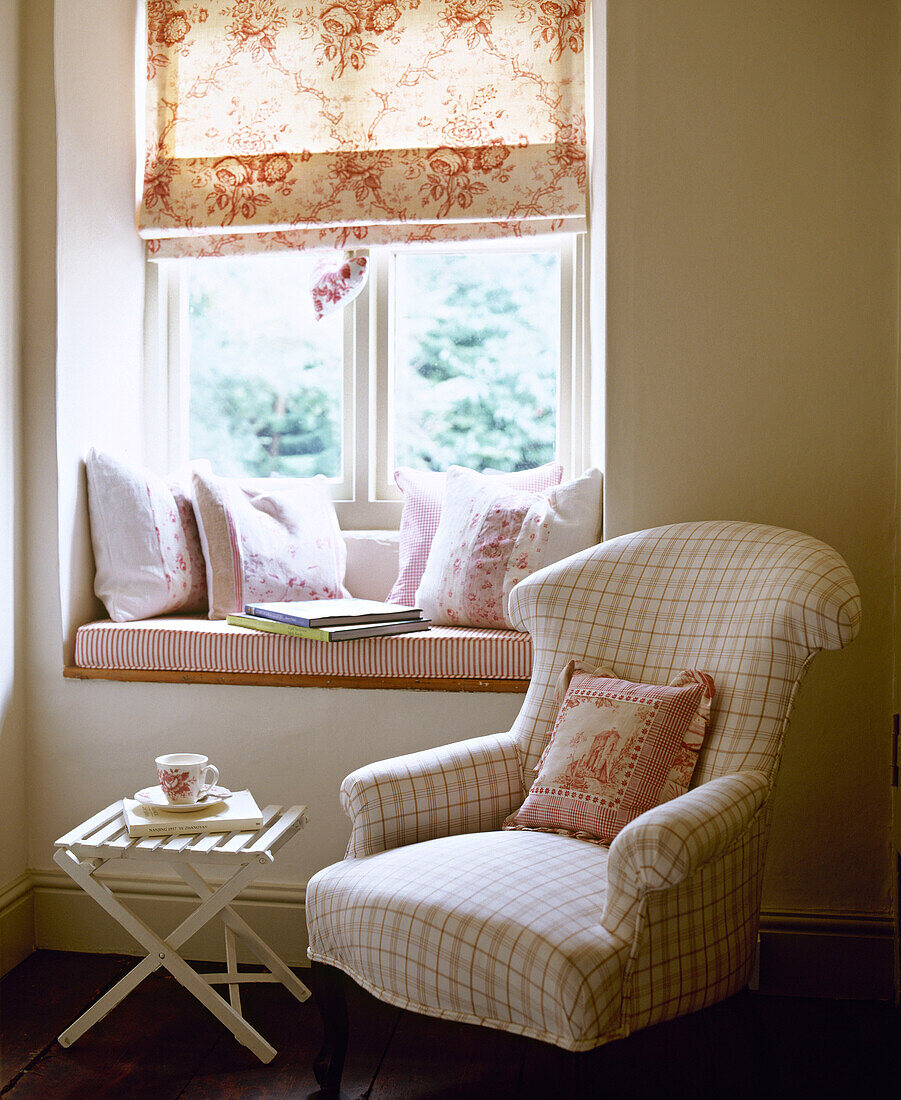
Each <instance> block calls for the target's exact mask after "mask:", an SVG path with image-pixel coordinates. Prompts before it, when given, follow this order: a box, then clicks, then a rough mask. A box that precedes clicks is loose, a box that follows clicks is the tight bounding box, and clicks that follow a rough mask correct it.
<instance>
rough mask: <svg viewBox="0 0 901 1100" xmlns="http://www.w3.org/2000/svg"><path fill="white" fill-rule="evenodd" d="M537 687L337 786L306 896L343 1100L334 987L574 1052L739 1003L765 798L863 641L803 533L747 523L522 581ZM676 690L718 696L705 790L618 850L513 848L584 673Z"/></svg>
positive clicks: (850, 596)
mask: <svg viewBox="0 0 901 1100" xmlns="http://www.w3.org/2000/svg"><path fill="white" fill-rule="evenodd" d="M511 614H512V616H513V619H514V621H516V622H517V624H518V625H519V626H520V627H521V628H522V629H526V630H528V631H529V632H530V634H531V636H532V644H533V654H534V656H533V672H532V679H531V682H530V686H529V690H528V693H527V695H526V697H525V701H524V703H523V706H522V709H521V711H520V713H519V715H518V717H517V719H516V721H515V723H514V725H513V728H512V729H511V730H510V731H509V732H508V733H498V734H493V735H490V736H487V737H477V738H473V739H470V740H467V741H461V742H458V743H456V744H453V745H449V746H447V747H445V748H442V749H434V750H428V751H424V752H418V753H412V754H410V755H408V756H402V757H398V758H396V759H394V760H386V761H381V762H379V763H376V764H372V765H369V766H368V767H365V768H361V769H358V770H357V771H355V772H354V773H353V774H351V775H349V776H348V777H347V778H346V779H345V780H344V782H343V784H342V786H341V800H342V805H343V807H344V809H345V811H346V812H347V813H348V815H349V817H350V819H351V822H352V831H351V837H350V843H349V845H348V849H347V855H346V858H345V859H344V860H343V861H342V862H340V863H337V864H335V865H333V866H331V867H327V868H325V869H324V870H322V871H320V872H319V873H318V874H316V875H315V876H314V877H313V878H312V879H311V880H310V883H309V886H308V889H307V899H306V907H307V922H308V926H309V937H310V946H309V952H308V954H309V957H310V959H311V960H312V962H313V965H314V968H315V969H316V970H317V971H318V975H317V976H318V978H319V983H318V984H319V985H320V987H321V988H322V989H323V991H324V993H323V996H322V997H321V1001H320V1007H321V1008H322V1011H323V1019H324V1022H325V1025H326V1042H325V1046H324V1047H323V1050H322V1052H321V1054H320V1057H319V1059H318V1060H317V1065H316V1074H317V1079H318V1080H319V1083H320V1084H321V1085H322V1086H323V1087H324V1088H325V1089H336V1088H337V1087H338V1086H339V1084H340V1078H341V1070H342V1066H343V1060H344V1051H345V1049H346V1042H347V1028H346V1014H345V1011H344V1009H343V1006H342V1001H341V981H342V980H343V979H342V975H341V974H340V973H339V972H343V974H345V975H348V976H349V977H350V978H352V979H353V980H354V981H355V982H357V983H358V984H359V985H361V986H362V987H363V988H365V989H367V990H368V991H369V992H370V993H372V994H374V995H375V996H376V997H379V998H381V999H382V1000H384V1001H387V1002H389V1003H391V1004H394V1005H397V1006H400V1007H402V1008H406V1009H411V1010H413V1011H416V1012H421V1013H425V1014H428V1015H431V1016H439V1017H444V1018H447V1019H451V1020H458V1021H466V1022H469V1023H476V1024H482V1025H486V1026H488V1027H494V1028H500V1029H503V1030H506V1031H511V1032H516V1033H519V1034H522V1035H527V1036H531V1037H533V1038H536V1039H539V1040H543V1041H545V1042H549V1043H553V1044H555V1045H557V1046H559V1047H563V1048H564V1049H567V1050H572V1051H584V1050H590V1049H592V1048H594V1047H597V1046H600V1045H602V1044H603V1043H606V1042H609V1041H610V1040H612V1039H617V1038H621V1037H623V1036H626V1035H628V1034H629V1033H630V1032H632V1031H634V1030H636V1029H638V1028H642V1027H647V1026H648V1025H650V1024H654V1023H657V1022H659V1021H661V1020H665V1019H669V1018H672V1017H674V1016H678V1015H681V1014H683V1013H688V1012H692V1011H695V1010H696V1009H699V1008H702V1007H704V1006H706V1005H709V1004H712V1003H714V1002H715V1001H719V1000H722V999H723V998H725V997H727V996H729V995H731V994H732V993H734V992H736V991H738V990H739V989H740V988H741V987H742V986H743V985H745V984H746V982H747V980H748V978H749V976H750V973H751V969H752V966H753V962H754V952H755V944H756V935H757V924H758V919H759V914H760V893H761V883H762V877H763V862H764V853H765V847H766V832H767V819H768V812H767V811H768V804H769V797H770V794H771V792H772V789H773V784H774V781H775V778H776V772H777V769H778V766H779V759H780V755H781V750H782V742H783V737H784V734H785V730H786V726H787V723H788V719H789V715H790V713H791V709H792V704H793V702H794V698H795V694H796V692H797V690H798V686H799V684H800V682H801V680H802V678H803V675H804V673H805V671H806V669H807V667H808V665H809V664H810V661H811V659H812V658H813V656H814V654H815V653H816V652H817V651H818V650H819V649H823V648H827V649H839V648H841V647H842V646H844V645H847V644H848V642H850V641H851V640H852V638H853V637H854V636H855V635H856V633H857V629H858V625H859V620H860V600H859V595H858V592H857V587H856V585H855V583H854V579H853V577H852V576H851V574H850V572H849V571H848V568H847V566H846V565H845V563H844V561H843V560H842V559H841V558H840V557H839V555H838V554H837V553H836V552H835V551H834V550H832V549H831V548H830V547H828V546H826V545H824V544H823V543H821V542H818V541H817V540H816V539H813V538H811V537H809V536H806V535H802V534H799V533H797V532H793V531H786V530H782V529H780V528H775V527H765V526H760V525H756V524H749V523H740V522H704V523H683V524H678V525H674V526H669V527H661V528H656V529H654V530H650V531H641V532H638V533H635V534H630V535H625V536H623V537H621V538H617V539H613V540H610V541H608V542H605V543H602V544H600V545H598V546H596V547H593V548H591V549H590V550H586V551H584V552H582V553H580V554H577V555H575V556H573V557H571V558H568V559H566V560H565V561H562V562H559V563H557V564H556V565H553V566H551V567H549V568H547V569H545V570H543V571H541V572H540V573H537V574H535V575H534V576H532V577H529V578H527V579H526V580H524V581H522V582H521V583H520V584H519V585H517V587H516V588H515V590H514V592H513V594H512V597H511ZM572 658H575V659H576V660H580V661H584V662H586V663H588V664H589V665H592V666H593V667H594V666H601V665H604V666H607V667H612V668H613V669H615V670H616V672H617V674H618V675H619V676H621V677H623V678H626V679H630V680H635V681H641V682H646V683H647V682H650V683H659V684H665V683H667V682H668V681H669V679H670V678H671V676H672V675H673V673H675V672H677V671H679V670H680V669H683V668H699V669H702V670H704V671H705V672H708V673H709V674H710V675H711V676H712V677H713V680H714V683H715V685H716V692H717V694H716V698H715V700H714V708H713V715H712V721H711V728H710V730H709V732H708V735H707V738H706V741H705V743H704V746H703V748H702V750H701V754H700V757H699V760H698V765H697V768H696V770H695V773H694V778H693V781H692V789H691V790H689V791H688V792H687V793H686V794H684V795H682V796H681V797H679V798H676V799H673V800H672V801H670V802H665V803H663V804H662V805H659V806H657V807H655V808H653V809H651V810H649V811H648V812H646V813H644V814H642V815H641V816H640V817H638V818H636V819H635V820H634V821H632V822H631V823H630V824H629V825H627V826H626V827H625V828H624V829H623V830H622V831H621V832H620V833H619V834H618V835H617V836H616V837H615V839H614V840H613V842H612V844H610V846H609V848H608V847H605V846H601V845H598V844H593V843H586V842H585V841H584V840H580V839H577V838H574V837H569V836H560V835H556V834H549V833H543V832H535V831H518V830H517V831H502V830H501V829H500V825H501V823H502V822H503V820H504V818H505V817H506V816H507V815H508V814H510V813H512V812H514V811H515V810H516V809H518V808H519V806H520V804H521V803H522V801H523V799H524V797H525V795H526V793H527V791H528V789H529V786H530V785H531V782H532V777H533V775H534V772H533V769H534V767H535V765H536V763H537V761H538V758H539V756H540V755H541V752H542V750H543V748H544V746H545V744H546V742H547V739H548V736H549V734H550V731H551V729H552V727H553V723H554V718H555V715H556V710H557V707H556V705H555V702H554V685H555V681H556V678H557V675H558V673H559V672H560V669H561V668H562V667H563V666H564V665H565V664H566V662H567V661H569V660H570V659H572Z"/></svg>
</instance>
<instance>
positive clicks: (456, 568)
mask: <svg viewBox="0 0 901 1100" xmlns="http://www.w3.org/2000/svg"><path fill="white" fill-rule="evenodd" d="M600 523H601V474H600V471H599V470H589V471H588V472H587V473H585V474H583V475H582V477H580V478H577V479H575V480H574V481H571V482H567V483H566V484H565V485H560V486H556V487H555V488H552V489H547V490H545V491H544V492H533V491H529V490H526V489H523V488H514V487H513V486H512V485H510V484H509V482H507V481H506V479H502V478H499V477H496V476H494V475H490V474H489V475H486V474H478V473H475V472H474V471H473V470H467V469H464V468H463V467H461V466H452V467H451V468H450V470H448V472H447V483H446V490H445V497H444V503H443V507H442V511H441V518H440V520H439V523H438V529H437V531H436V533H435V537H434V540H433V541H432V545H431V548H430V550H429V554H428V559H427V561H426V566H425V571H424V573H423V576H422V581H421V582H420V585H419V588H418V589H417V590H416V594H415V597H414V603H416V604H417V605H418V606H420V607H421V608H422V610H423V613H424V614H425V615H427V616H428V617H429V618H431V619H432V621H433V622H434V623H435V624H436V625H445V626H470V627H513V626H514V624H513V623H512V622H511V620H510V616H509V614H508V610H507V602H508V599H509V596H510V593H511V591H512V590H513V587H514V585H515V584H517V582H518V581H521V580H522V579H523V577H527V576H529V574H530V573H534V572H536V570H538V569H541V568H543V567H544V566H545V565H551V564H553V563H554V562H555V561H560V560H561V559H562V558H564V557H568V556H569V555H570V554H573V553H576V552H577V551H579V550H584V549H586V548H587V547H589V546H592V545H594V543H595V542H597V540H598V537H599V534H600Z"/></svg>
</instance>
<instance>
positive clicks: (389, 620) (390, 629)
mask: <svg viewBox="0 0 901 1100" xmlns="http://www.w3.org/2000/svg"><path fill="white" fill-rule="evenodd" d="M226 621H227V622H228V623H230V624H231V625H232V626H244V627H249V628H250V629H251V630H268V631H270V632H272V633H273V634H293V635H295V636H296V637H298V638H312V639H314V640H315V641H319V642H341V641H352V640H353V639H355V638H378V637H381V636H383V635H386V634H409V633H410V632H411V631H414V630H428V629H429V622H430V620H429V619H424V618H423V617H422V609H421V608H419V607H401V606H399V605H398V604H396V603H381V602H379V601H378V600H356V599H346V600H294V601H293V602H291V601H289V602H286V603H249V604H247V605H246V606H245V608H244V614H243V615H240V614H235V615H227V616H226Z"/></svg>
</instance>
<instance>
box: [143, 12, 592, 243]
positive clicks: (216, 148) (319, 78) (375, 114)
mask: <svg viewBox="0 0 901 1100" xmlns="http://www.w3.org/2000/svg"><path fill="white" fill-rule="evenodd" d="M146 7H147V23H146V30H147V96H146V128H145V141H146V157H145V163H144V174H143V184H142V187H141V198H140V200H139V207H138V226H139V229H140V232H141V234H142V236H144V237H145V238H147V239H148V247H149V249H150V251H151V253H152V254H156V255H158V256H160V257H162V256H182V255H211V254H212V255H218V254H223V253H235V252H242V251H261V250H268V249H277V248H312V247H316V248H322V247H337V248H348V247H350V248H352V247H357V246H363V245H370V244H385V243H390V244H397V243H404V242H414V241H431V240H439V241H440V240H445V239H454V238H457V239H471V238H476V237H498V236H511V235H520V234H523V233H545V232H548V231H552V230H559V229H564V230H566V231H569V232H573V231H579V230H582V229H584V228H585V192H586V149H585V132H586V127H585V53H584V43H585V0H338V2H330V0H313V2H312V3H298V2H297V0H294V2H278V0H230V2H225V0H197V2H193V0H190V2H189V0H147V4H146Z"/></svg>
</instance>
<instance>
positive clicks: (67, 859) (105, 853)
mask: <svg viewBox="0 0 901 1100" xmlns="http://www.w3.org/2000/svg"><path fill="white" fill-rule="evenodd" d="M305 811H306V806H288V807H282V806H267V807H266V809H265V810H264V811H263V825H262V828H260V829H257V830H256V831H255V832H241V833H200V834H197V833H181V834H179V835H176V836H165V837H144V838H141V839H135V840H130V839H129V837H128V829H127V828H126V825H125V821H124V819H123V817H122V803H121V801H119V802H114V803H113V804H112V805H111V806H107V808H106V809H105V810H101V812H100V813H99V814H95V815H94V816H93V817H92V818H90V819H89V820H88V821H85V822H83V823H82V824H81V825H78V826H77V827H76V828H74V829H72V830H71V832H68V833H66V835H65V836H61V837H60V838H59V840H57V841H56V846H57V850H56V852H55V853H54V856H53V858H54V860H55V861H56V862H57V863H58V864H59V866H60V867H62V869H63V870H64V871H65V872H66V874H67V875H69V876H70V877H71V878H73V879H74V880H75V881H76V882H77V883H78V884H79V886H81V887H82V889H83V890H85V891H86V892H87V893H88V894H90V895H91V897H92V898H94V900H95V901H96V902H98V904H99V905H101V906H102V907H103V908H104V909H105V910H106V912H107V913H109V914H110V916H111V917H113V918H114V919H115V920H116V921H118V922H119V924H121V925H122V927H123V928H124V929H125V930H126V931H127V932H129V933H130V934H131V935H132V936H134V938H135V939H136V940H137V941H138V943H140V944H141V945H142V947H144V948H146V950H147V951H148V952H149V954H148V956H147V958H146V959H143V960H142V961H141V962H140V963H139V964H138V965H137V966H136V967H135V968H134V969H133V970H131V971H129V973H128V974H126V975H125V977H124V978H122V979H121V980H120V981H119V982H117V983H116V984H115V985H114V986H113V987H112V989H110V990H108V991H107V992H106V993H105V994H104V995H103V996H102V997H101V998H100V999H99V1000H98V1001H96V1002H95V1003H94V1004H93V1005H91V1007H90V1008H89V1009H88V1010H87V1012H85V1013H84V1014H83V1015H82V1016H79V1018H78V1019H77V1020H76V1021H75V1023H74V1024H72V1025H71V1026H70V1027H68V1028H66V1030H65V1031H64V1032H63V1033H62V1035H60V1037H59V1041H60V1043H61V1044H62V1045H63V1046H64V1047H68V1046H71V1045H72V1043H74V1042H75V1040H76V1039H78V1037H79V1036H81V1035H83V1034H84V1033H85V1032H86V1031H87V1029H88V1028H89V1027H91V1026H92V1025H93V1024H95V1023H97V1021H98V1020H102V1019H103V1017H104V1016H106V1014H107V1013H108V1012H109V1011H110V1010H111V1009H113V1008H115V1006H116V1005H117V1004H118V1003H119V1002H120V1001H121V1000H122V999H123V998H124V997H126V996H127V995H128V994H129V993H130V992H131V991H132V990H133V989H134V988H135V987H136V986H137V985H138V984H139V983H140V982H142V981H143V980H144V978H146V977H147V976H148V975H149V974H152V973H153V972H154V971H155V970H157V969H158V968H159V967H161V966H164V967H165V968H166V969H167V970H168V971H169V973H170V974H171V975H172V976H173V977H174V978H175V979H176V981H178V982H180V983H181V984H182V985H183V986H184V987H185V989H187V990H188V991H189V992H191V993H193V994H194V996H195V997H196V998H197V999H198V1001H200V1002H201V1004H204V1005H206V1007H207V1008H208V1009H209V1010H210V1012H212V1013H213V1015H214V1016H216V1017H217V1018H218V1019H219V1020H221V1021H222V1023H223V1024H225V1026H226V1027H227V1028H228V1029H229V1031H231V1033H232V1034H233V1035H234V1037H235V1038H236V1039H237V1040H238V1042H239V1043H242V1044H243V1045H244V1046H246V1047H248V1048H249V1049H250V1050H252V1051H253V1053H254V1054H255V1055H256V1056H257V1057H258V1058H259V1059H260V1060H261V1061H263V1062H271V1061H272V1059H273V1058H274V1057H275V1047H273V1046H271V1044H269V1043H267V1042H266V1040H265V1039H264V1038H263V1037H262V1035H260V1033H259V1032H258V1031H257V1030H256V1029H255V1028H253V1027H251V1026H250V1024H249V1023H248V1022H247V1021H246V1020H245V1019H244V1017H243V1015H242V1014H241V994H240V984H241V983H242V982H281V983H282V985H284V986H285V988H286V989H289V990H290V991H291V992H292V993H293V994H294V996H295V997H296V998H297V999H298V1001H305V1000H306V999H307V998H308V997H309V996H310V991H309V989H307V987H306V986H305V985H304V984H303V982H301V981H300V980H299V979H298V978H297V976H296V975H295V974H294V973H293V972H292V971H291V970H290V969H289V968H288V966H286V964H285V963H284V962H282V960H281V959H280V958H279V957H278V955H276V953H275V952H274V951H273V950H272V948H271V947H269V946H268V945H267V944H266V943H264V942H263V940H262V939H260V937H259V936H258V935H257V934H256V932H254V931H253V929H252V928H251V927H250V926H249V925H248V924H247V923H246V922H245V921H244V920H243V919H242V918H241V917H239V916H238V914H237V913H236V912H235V911H234V909H232V908H231V905H230V904H229V903H230V902H231V901H233V900H234V898H236V897H237V895H238V894H239V893H240V891H241V890H243V889H244V887H245V886H248V885H249V884H250V883H251V882H253V880H254V879H255V878H257V877H258V875H259V874H260V872H261V871H263V870H264V869H265V868H266V867H269V866H270V865H271V864H272V863H273V862H274V860H275V853H276V852H277V851H278V850H279V849H280V848H281V846H282V845H283V844H284V843H285V842H286V841H287V840H289V839H290V838H291V837H292V836H294V835H295V834H296V833H297V832H298V831H299V830H300V829H301V828H302V827H303V826H304V825H305V824H306V812H305ZM114 859H134V860H150V861H152V862H155V863H168V864H170V865H171V866H172V867H173V868H174V869H175V871H176V872H177V873H178V874H179V875H180V876H181V878H182V879H184V881H185V882H186V883H187V884H188V886H190V887H191V889H192V890H194V892H195V893H196V894H197V896H198V897H199V898H200V905H199V906H198V908H197V909H195V910H194V912H193V913H192V914H191V915H190V916H189V917H188V918H187V919H186V920H184V921H182V923H181V924H180V925H179V926H178V927H177V928H176V929H175V931H174V932H172V933H171V934H170V935H169V936H168V937H167V938H166V939H162V938H161V937H160V936H158V935H157V934H156V933H155V932H154V931H153V929H152V928H149V927H148V926H147V925H146V924H145V923H144V922H143V921H142V920H141V919H140V917H138V916H136V915H135V914H134V913H133V912H132V911H131V910H130V909H128V908H127V907H126V906H125V905H123V904H122V902H121V901H120V900H119V899H118V898H117V897H116V896H115V894H114V893H113V892H112V890H110V888H109V887H108V886H107V885H106V884H105V883H103V882H100V881H98V880H97V879H96V878H95V877H94V874H95V872H96V871H98V870H99V869H100V868H101V867H103V866H104V865H105V864H106V863H109V862H110V861H111V860H114ZM199 863H209V864H211V865H214V866H218V867H222V868H228V869H229V870H231V869H234V873H233V874H232V875H231V877H230V878H229V879H228V880H227V881H226V882H224V883H222V885H220V886H215V887H214V886H210V885H208V884H207V883H206V882H205V881H204V879H203V878H202V877H201V876H200V874H199V873H198V871H197V868H196V864H199ZM214 917H218V918H219V920H221V921H222V923H223V924H224V926H225V973H222V974H198V973H197V971H196V970H194V968H193V967H191V966H189V965H188V963H186V962H185V961H184V959H183V958H182V957H181V956H180V955H179V953H178V949H179V948H180V947H181V945H182V944H183V943H185V942H186V941H187V940H188V939H190V937H191V936H193V935H194V933H195V932H197V931H198V929H200V928H202V927H203V926H204V925H205V924H207V923H208V922H209V921H210V920H212V919H213V918H214ZM236 937H238V938H240V939H241V940H243V941H244V942H245V943H246V944H247V946H248V947H249V948H250V950H251V951H252V952H253V953H254V955H256V957H257V958H258V959H259V960H260V962H261V963H263V965H264V966H265V967H266V968H267V972H266V973H258V972H252V973H250V972H242V971H239V970H238V967H237V953H236V950H235V948H236ZM215 984H225V985H228V991H229V999H228V1001H226V1000H225V999H224V998H223V997H221V996H220V995H219V994H218V993H217V992H216V991H215V990H214V989H212V988H211V986H212V985H215Z"/></svg>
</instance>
